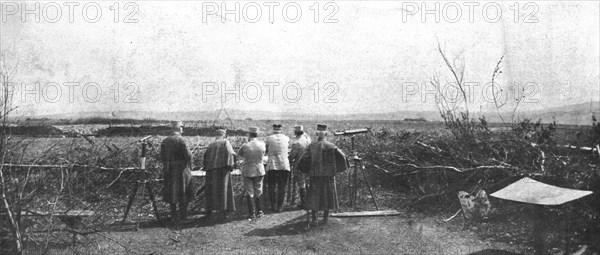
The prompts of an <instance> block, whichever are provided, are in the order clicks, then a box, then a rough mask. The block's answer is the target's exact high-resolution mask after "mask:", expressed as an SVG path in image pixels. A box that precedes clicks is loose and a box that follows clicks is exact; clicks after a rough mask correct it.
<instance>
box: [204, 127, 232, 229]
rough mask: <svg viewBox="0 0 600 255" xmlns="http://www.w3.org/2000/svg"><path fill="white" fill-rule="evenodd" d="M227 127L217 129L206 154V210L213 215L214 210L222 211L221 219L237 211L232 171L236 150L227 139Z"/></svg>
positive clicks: (209, 214)
mask: <svg viewBox="0 0 600 255" xmlns="http://www.w3.org/2000/svg"><path fill="white" fill-rule="evenodd" d="M225 135H226V130H225V128H222V127H219V128H217V129H216V136H215V140H214V141H213V142H211V143H210V144H209V145H208V148H207V149H206V153H205V154H204V168H203V170H204V171H206V212H207V214H208V216H211V215H212V212H213V210H217V211H218V212H220V213H222V215H221V219H222V220H225V219H227V214H228V213H229V212H234V211H235V201H234V200H233V185H232V182H231V171H233V168H234V166H235V151H233V147H232V146H231V143H229V141H228V140H226V139H225Z"/></svg>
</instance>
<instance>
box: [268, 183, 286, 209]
mask: <svg viewBox="0 0 600 255" xmlns="http://www.w3.org/2000/svg"><path fill="white" fill-rule="evenodd" d="M284 199H285V186H284V187H277V189H275V188H274V187H271V188H269V202H270V204H271V211H272V212H282V211H283V200H284Z"/></svg>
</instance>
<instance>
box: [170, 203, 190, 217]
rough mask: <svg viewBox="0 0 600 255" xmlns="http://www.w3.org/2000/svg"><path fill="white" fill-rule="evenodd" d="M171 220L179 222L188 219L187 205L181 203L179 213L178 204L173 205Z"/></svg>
mask: <svg viewBox="0 0 600 255" xmlns="http://www.w3.org/2000/svg"><path fill="white" fill-rule="evenodd" d="M170 206H171V220H172V221H173V222H178V221H180V220H185V219H186V218H187V203H179V213H177V204H176V203H171V204H170Z"/></svg>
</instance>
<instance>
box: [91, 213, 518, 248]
mask: <svg viewBox="0 0 600 255" xmlns="http://www.w3.org/2000/svg"><path fill="white" fill-rule="evenodd" d="M443 224H445V223H443V222H440V220H439V219H432V218H412V217H411V216H409V215H408V214H404V215H400V216H391V217H365V218H331V220H330V222H329V224H328V225H320V226H317V227H312V228H311V229H308V230H307V229H306V214H305V212H304V211H287V212H283V213H279V214H267V215H265V216H264V217H263V218H260V219H258V220H255V221H248V220H245V219H243V218H242V217H241V215H238V218H235V219H233V220H232V221H229V222H226V223H222V224H210V223H208V222H206V221H205V220H203V218H202V217H201V216H196V217H193V218H192V219H191V220H189V221H188V222H186V223H184V224H183V225H182V226H181V227H179V228H173V227H171V228H169V227H163V226H159V225H158V224H154V226H152V225H148V226H143V225H142V227H141V229H140V230H138V231H126V232H111V233H109V234H108V235H109V236H110V237H111V238H113V239H115V240H118V241H119V242H120V243H121V244H123V245H125V246H127V247H128V251H129V252H131V253H135V254H215V253H219V254H313V253H319V254H322V253H327V254H331V253H337V254H363V253H366V254H469V253H472V252H477V251H482V250H485V249H500V250H509V251H516V252H522V250H521V249H519V248H518V247H515V246H511V245H507V244H503V243H490V242H486V241H482V240H480V239H478V237H477V236H476V235H475V234H474V233H472V232H469V231H463V230H461V231H458V232H457V231H450V230H449V229H448V228H446V227H444V226H443ZM99 245H100V247H101V248H103V249H105V250H106V251H110V253H113V254H114V253H125V250H124V249H123V248H118V247H117V248H115V243H114V242H106V241H105V242H101V243H99ZM103 246H104V247H103ZM482 254H511V253H482Z"/></svg>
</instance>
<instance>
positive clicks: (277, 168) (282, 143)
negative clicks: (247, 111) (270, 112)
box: [267, 124, 290, 212]
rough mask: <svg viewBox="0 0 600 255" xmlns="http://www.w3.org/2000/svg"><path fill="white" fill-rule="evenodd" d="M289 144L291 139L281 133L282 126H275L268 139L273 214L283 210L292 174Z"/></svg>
mask: <svg viewBox="0 0 600 255" xmlns="http://www.w3.org/2000/svg"><path fill="white" fill-rule="evenodd" d="M289 142H290V138H288V137H287V136H285V135H284V134H282V133H281V124H273V134H272V135H270V136H269V137H267V156H268V158H267V190H268V191H269V202H270V204H271V211H273V212H275V211H277V212H281V211H282V210H283V199H284V198H285V188H286V186H287V183H288V175H289V173H290V161H289V159H288V147H289Z"/></svg>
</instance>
